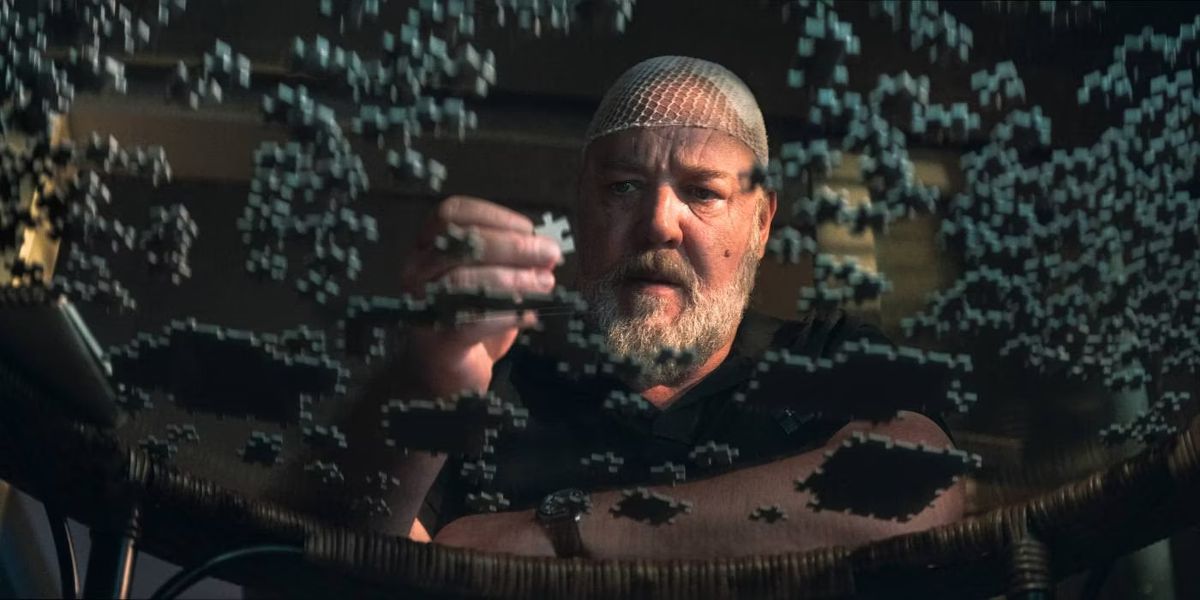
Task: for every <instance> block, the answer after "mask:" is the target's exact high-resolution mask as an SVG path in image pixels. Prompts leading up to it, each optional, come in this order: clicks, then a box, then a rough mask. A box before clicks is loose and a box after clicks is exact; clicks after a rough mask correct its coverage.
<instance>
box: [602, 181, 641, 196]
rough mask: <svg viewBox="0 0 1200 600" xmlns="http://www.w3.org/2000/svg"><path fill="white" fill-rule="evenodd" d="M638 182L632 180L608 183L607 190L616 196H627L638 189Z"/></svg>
mask: <svg viewBox="0 0 1200 600" xmlns="http://www.w3.org/2000/svg"><path fill="white" fill-rule="evenodd" d="M638 188H639V186H638V183H637V182H636V181H632V180H626V181H617V182H614V183H610V184H608V191H609V192H610V193H612V194H615V195H617V196H628V195H629V194H634V193H636V192H637V191H638Z"/></svg>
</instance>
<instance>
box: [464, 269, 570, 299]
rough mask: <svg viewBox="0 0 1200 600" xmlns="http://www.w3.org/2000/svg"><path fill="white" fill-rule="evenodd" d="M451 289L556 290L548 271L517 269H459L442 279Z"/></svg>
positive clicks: (550, 273)
mask: <svg viewBox="0 0 1200 600" xmlns="http://www.w3.org/2000/svg"><path fill="white" fill-rule="evenodd" d="M440 281H441V282H442V283H445V284H446V285H448V286H449V287H450V288H451V289H478V288H480V287H484V288H487V289H489V290H495V291H512V292H517V293H521V292H549V291H550V290H553V289H554V273H552V272H551V271H549V270H546V269H517V268H512V267H457V268H455V269H452V270H450V271H448V272H447V273H446V274H445V275H443V276H442V277H441V279H440Z"/></svg>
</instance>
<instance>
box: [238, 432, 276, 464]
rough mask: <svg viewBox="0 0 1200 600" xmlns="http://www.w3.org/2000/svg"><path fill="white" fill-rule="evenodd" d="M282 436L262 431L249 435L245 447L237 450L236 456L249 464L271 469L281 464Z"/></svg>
mask: <svg viewBox="0 0 1200 600" xmlns="http://www.w3.org/2000/svg"><path fill="white" fill-rule="evenodd" d="M282 453H283V435H281V434H278V433H276V434H268V433H266V432H262V431H254V432H251V433H250V438H249V439H247V440H246V445H245V446H243V447H242V449H240V450H238V456H241V457H242V460H243V461H245V462H247V463H250V464H258V465H263V466H267V467H273V466H275V465H277V464H280V463H282V462H283V456H282Z"/></svg>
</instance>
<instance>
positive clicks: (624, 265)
mask: <svg viewBox="0 0 1200 600" xmlns="http://www.w3.org/2000/svg"><path fill="white" fill-rule="evenodd" d="M607 279H610V280H611V281H614V282H619V281H626V280H629V279H653V280H660V281H666V282H668V283H671V284H674V285H677V286H679V287H682V288H684V289H685V290H694V289H696V287H697V284H698V283H699V279H700V278H699V277H698V276H697V275H696V271H694V270H693V269H692V268H691V266H690V265H688V264H687V263H686V262H685V261H684V260H683V259H682V258H681V257H680V256H679V255H678V254H673V253H671V252H666V251H659V252H645V253H642V254H638V255H636V256H631V257H629V258H627V259H625V260H622V261H621V262H620V263H619V264H618V265H617V266H616V267H615V268H614V269H613V271H612V272H611V275H610V277H609V278H607Z"/></svg>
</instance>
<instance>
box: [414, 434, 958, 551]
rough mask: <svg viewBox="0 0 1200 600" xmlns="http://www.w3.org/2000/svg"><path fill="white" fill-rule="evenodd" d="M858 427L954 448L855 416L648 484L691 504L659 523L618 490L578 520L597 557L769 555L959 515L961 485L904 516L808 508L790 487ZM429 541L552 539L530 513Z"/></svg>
mask: <svg viewBox="0 0 1200 600" xmlns="http://www.w3.org/2000/svg"><path fill="white" fill-rule="evenodd" d="M854 431H869V432H872V433H878V434H882V435H887V436H889V437H892V438H893V439H898V440H905V441H909V442H916V443H925V444H927V445H930V446H937V447H946V446H949V445H950V441H949V440H948V439H947V438H946V435H945V433H944V432H942V430H941V429H940V428H939V427H938V426H937V425H936V424H934V423H933V422H932V421H931V420H929V419H928V418H926V417H924V416H922V415H918V414H916V413H902V418H900V419H897V420H895V421H892V422H890V423H886V424H882V425H877V426H872V425H870V424H869V423H863V422H853V423H851V424H849V425H847V426H846V427H844V428H843V429H842V430H840V431H839V432H838V433H837V434H835V435H834V436H833V437H832V438H831V439H830V440H829V443H828V444H826V445H825V446H824V447H822V448H818V449H816V450H812V451H810V452H806V453H803V454H798V455H796V456H793V457H789V458H786V459H782V460H779V461H776V462H773V463H769V464H765V465H758V466H754V467H748V468H745V469H740V470H737V471H733V472H731V473H727V474H724V475H720V476H716V477H712V478H709V479H704V480H700V481H693V482H688V483H684V484H680V485H677V486H674V487H671V486H657V487H652V488H651V489H652V490H654V491H657V492H660V493H663V494H666V495H668V496H670V497H672V498H676V499H679V500H688V501H690V502H692V503H693V509H692V512H691V514H687V515H680V516H679V517H678V518H677V519H676V522H675V523H674V524H672V525H661V526H657V527H655V526H650V525H646V524H643V523H639V522H636V521H633V520H630V519H625V518H614V517H612V516H611V513H609V508H610V507H612V506H613V505H614V504H616V503H617V502H618V501H619V500H620V494H619V493H618V492H601V493H597V494H593V495H592V504H593V507H592V510H591V513H590V514H589V515H588V516H586V517H584V518H583V520H582V522H581V533H582V536H583V539H584V544H585V546H586V547H587V549H588V551H589V552H590V553H591V554H592V556H594V557H597V558H611V557H639V558H700V557H713V556H736V555H750V554H770V553H777V552H788V551H801V550H807V549H812V548H819V547H823V546H830V545H856V544H860V543H864V542H868V541H871V540H876V539H882V538H885V537H891V536H894V535H899V534H902V533H908V532H913V531H919V530H923V529H927V528H930V527H934V526H937V525H942V524H945V523H950V522H953V521H955V520H958V519H959V518H961V516H962V511H963V500H964V498H963V485H962V483H961V482H960V483H959V484H956V485H955V486H954V487H953V488H951V489H950V490H948V491H946V492H945V493H943V494H942V495H941V496H940V497H939V498H938V499H937V500H936V501H935V502H934V504H933V506H932V507H930V508H928V509H926V510H925V511H924V512H922V513H920V514H919V515H917V516H916V517H915V518H913V519H911V520H909V521H907V522H904V523H898V522H892V521H883V520H878V519H873V518H868V517H859V516H854V515H846V514H843V513H835V512H829V511H822V512H815V511H813V510H811V509H809V508H807V507H806V503H807V501H808V500H809V497H810V496H809V494H808V493H807V492H797V491H795V485H794V481H795V480H796V479H800V478H804V477H807V476H808V475H809V474H810V473H811V472H812V471H813V470H814V469H816V468H817V467H818V466H819V465H820V464H821V463H822V462H823V461H824V458H825V457H824V454H823V453H824V452H825V451H826V450H829V449H832V448H833V447H834V446H837V445H839V444H840V443H841V442H842V440H844V439H846V438H847V437H848V436H849V435H850V434H851V433H852V432H854ZM864 476H870V475H869V474H864ZM765 504H778V505H780V506H781V507H782V508H783V509H784V510H785V511H786V513H787V515H788V519H787V520H785V521H780V522H776V523H774V524H765V523H760V522H756V521H752V520H750V519H749V515H750V513H751V512H752V511H753V510H754V509H755V508H756V507H758V506H761V505H765ZM434 541H435V542H438V543H445V544H448V545H455V546H468V547H474V548H480V549H485V550H493V551H500V552H512V553H516V554H529V555H541V556H553V555H554V549H553V546H552V545H551V543H550V540H549V538H548V537H547V536H546V534H545V532H544V531H542V529H541V527H540V526H539V525H538V524H537V523H536V522H535V520H534V517H533V512H532V511H519V512H510V513H498V514H493V515H473V516H469V517H464V518H461V519H458V520H456V521H454V522H452V523H450V524H449V525H447V526H446V527H445V528H444V529H443V530H442V531H440V532H439V533H438V536H437V537H436V538H435V539H434Z"/></svg>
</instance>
